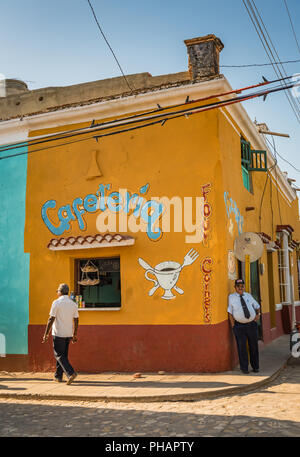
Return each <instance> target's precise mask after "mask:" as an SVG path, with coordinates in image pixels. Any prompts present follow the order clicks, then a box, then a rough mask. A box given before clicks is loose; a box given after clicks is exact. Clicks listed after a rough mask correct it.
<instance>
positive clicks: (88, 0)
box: [87, 0, 133, 92]
mask: <svg viewBox="0 0 300 457" xmlns="http://www.w3.org/2000/svg"><path fill="white" fill-rule="evenodd" d="M87 2H88V4H89V5H90V8H91V10H92V13H93V16H94V19H95V21H96V24H97V26H98V29H99V30H100V32H101V35H102V36H103V38H104V40H105V42H106V44H107V46H108V47H109V49H110V51H111V53H112V55H113V56H114V59H115V61H116V62H117V64H118V67H119V69H120V71H121V73H122V75H123V78H124V79H125V81H126V84H127V86H128V87H129V89H130V91H131V92H133V89H132V88H131V86H130V84H129V82H128V80H127V78H126V76H125V74H124V72H123V70H122V67H121V65H120V63H119V61H118V59H117V57H116V55H115V53H114V51H113V49H112V47H111V45H110V44H109V42H108V40H107V38H106V36H105V35H104V32H103V30H102V28H101V26H100V24H99V21H98V19H97V16H96V13H95V11H94V8H93V6H92V4H91V2H90V0H87Z"/></svg>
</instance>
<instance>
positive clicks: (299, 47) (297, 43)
mask: <svg viewBox="0 0 300 457" xmlns="http://www.w3.org/2000/svg"><path fill="white" fill-rule="evenodd" d="M283 1H284V4H285V7H286V11H287V13H288V16H289V20H290V24H291V28H292V31H293V34H294V37H295V41H296V45H297V48H298V51H299V53H300V45H299V41H298V39H297V35H296V32H295V28H294V24H293V21H292V17H291V14H290V11H289V8H288V5H287V1H286V0H283Z"/></svg>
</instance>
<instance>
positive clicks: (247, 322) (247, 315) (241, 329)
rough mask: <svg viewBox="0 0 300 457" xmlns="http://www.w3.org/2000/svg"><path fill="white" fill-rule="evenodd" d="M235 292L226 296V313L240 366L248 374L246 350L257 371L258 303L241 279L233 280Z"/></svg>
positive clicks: (253, 367) (256, 371)
mask: <svg viewBox="0 0 300 457" xmlns="http://www.w3.org/2000/svg"><path fill="white" fill-rule="evenodd" d="M235 290H236V291H235V293H233V294H230V295H229V297H228V308H227V311H228V315H229V320H230V324H231V326H232V329H233V333H234V336H235V338H236V342H237V349H238V355H239V361H240V368H241V370H242V372H243V373H245V374H248V373H249V371H248V363H249V362H248V350H247V341H248V346H249V353H250V365H251V367H252V369H253V371H254V373H258V372H259V354H258V332H257V320H258V319H259V317H260V305H259V304H258V303H257V301H256V300H254V298H253V297H252V295H250V294H248V293H247V292H245V283H244V280H243V279H237V280H236V281H235Z"/></svg>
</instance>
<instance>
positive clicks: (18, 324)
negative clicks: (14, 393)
mask: <svg viewBox="0 0 300 457" xmlns="http://www.w3.org/2000/svg"><path fill="white" fill-rule="evenodd" d="M23 151H24V152H25V151H27V146H26V145H24V147H22V149H17V150H13V151H9V154H13V153H15V152H23ZM4 155H8V152H7V151H6V152H5V151H4V152H1V149H0V157H3V156H4ZM26 178H27V155H23V156H19V157H14V158H10V159H5V160H0V284H1V288H0V334H3V335H4V336H5V340H6V341H5V343H6V354H28V337H27V329H28V323H29V254H25V253H24V226H25V199H26ZM0 352H1V351H0Z"/></svg>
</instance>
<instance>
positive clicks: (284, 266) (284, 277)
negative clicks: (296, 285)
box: [277, 231, 291, 303]
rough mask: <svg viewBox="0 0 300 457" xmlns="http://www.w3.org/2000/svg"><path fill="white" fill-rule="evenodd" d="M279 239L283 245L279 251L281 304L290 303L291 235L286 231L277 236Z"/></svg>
mask: <svg viewBox="0 0 300 457" xmlns="http://www.w3.org/2000/svg"><path fill="white" fill-rule="evenodd" d="M277 237H278V239H279V241H280V245H281V247H280V249H279V250H278V271H279V287H280V301H281V303H290V302H291V291H290V261H289V251H288V242H289V234H288V233H287V232H285V231H282V232H281V233H280V234H278V235H277Z"/></svg>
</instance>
